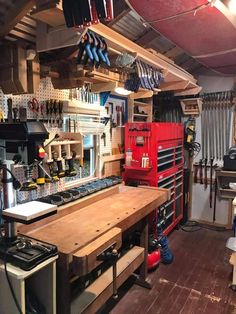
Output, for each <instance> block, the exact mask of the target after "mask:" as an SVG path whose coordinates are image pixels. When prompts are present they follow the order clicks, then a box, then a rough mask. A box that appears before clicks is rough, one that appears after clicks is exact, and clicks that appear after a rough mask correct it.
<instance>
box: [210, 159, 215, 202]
mask: <svg viewBox="0 0 236 314" xmlns="http://www.w3.org/2000/svg"><path fill="white" fill-rule="evenodd" d="M213 161H214V159H213V158H211V160H210V208H212V170H213Z"/></svg>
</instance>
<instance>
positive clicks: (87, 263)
mask: <svg viewBox="0 0 236 314" xmlns="http://www.w3.org/2000/svg"><path fill="white" fill-rule="evenodd" d="M121 244H122V231H121V229H120V228H113V229H111V230H109V231H108V232H106V233H105V234H103V235H102V236H101V237H99V238H97V239H96V240H95V241H93V242H91V243H89V244H88V245H87V246H85V247H84V248H82V249H81V250H79V251H78V252H76V253H75V254H73V270H74V274H76V275H79V276H83V275H86V274H88V273H90V272H91V271H92V270H93V269H95V268H96V267H97V266H99V265H100V264H101V263H102V261H98V260H97V259H96V258H97V256H98V255H100V254H101V253H102V252H103V251H104V250H106V249H108V248H109V247H111V246H113V249H116V250H117V249H119V248H120V247H121Z"/></svg>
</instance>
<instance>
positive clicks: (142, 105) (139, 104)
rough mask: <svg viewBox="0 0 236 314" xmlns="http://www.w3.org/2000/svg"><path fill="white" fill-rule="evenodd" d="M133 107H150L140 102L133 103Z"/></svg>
mask: <svg viewBox="0 0 236 314" xmlns="http://www.w3.org/2000/svg"><path fill="white" fill-rule="evenodd" d="M134 105H135V106H140V107H147V106H150V104H148V103H146V102H141V101H136V100H135V101H134Z"/></svg>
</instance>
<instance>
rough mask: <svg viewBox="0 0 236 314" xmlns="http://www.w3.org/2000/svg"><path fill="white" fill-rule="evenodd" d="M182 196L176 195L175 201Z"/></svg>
mask: <svg viewBox="0 0 236 314" xmlns="http://www.w3.org/2000/svg"><path fill="white" fill-rule="evenodd" d="M182 195H183V193H180V194H179V195H177V196H176V197H175V200H177V199H179V198H180V197H181V196H182Z"/></svg>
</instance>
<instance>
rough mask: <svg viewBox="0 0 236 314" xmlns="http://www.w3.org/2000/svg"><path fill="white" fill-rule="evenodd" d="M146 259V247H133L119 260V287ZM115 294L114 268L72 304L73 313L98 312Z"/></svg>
mask: <svg viewBox="0 0 236 314" xmlns="http://www.w3.org/2000/svg"><path fill="white" fill-rule="evenodd" d="M143 260H144V249H143V248H141V247H138V246H135V247H133V248H132V249H131V250H130V251H129V252H127V253H126V254H125V255H124V256H123V257H121V258H120V259H119V261H118V262H117V287H120V286H121V285H122V283H124V281H125V280H126V279H127V278H128V277H129V276H130V275H131V274H132V273H133V272H134V271H135V270H136V269H137V268H138V267H139V266H140V265H141V263H142V262H143ZM112 294H113V285H112V268H109V269H108V270H107V271H106V272H105V273H104V274H103V275H102V276H101V277H99V278H98V279H97V280H96V281H95V282H94V283H92V284H91V285H90V286H89V287H88V288H87V289H85V290H84V292H83V293H82V294H81V295H80V296H79V297H78V298H77V299H75V300H74V301H73V302H72V304H71V314H75V313H76V314H79V313H96V312H97V311H98V309H99V308H100V307H101V306H102V305H103V304H104V303H105V302H106V300H108V298H110V297H111V296H112Z"/></svg>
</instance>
